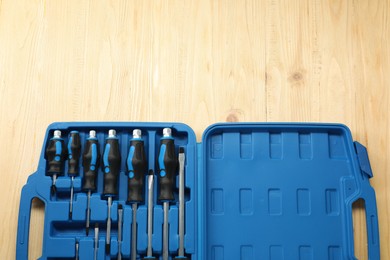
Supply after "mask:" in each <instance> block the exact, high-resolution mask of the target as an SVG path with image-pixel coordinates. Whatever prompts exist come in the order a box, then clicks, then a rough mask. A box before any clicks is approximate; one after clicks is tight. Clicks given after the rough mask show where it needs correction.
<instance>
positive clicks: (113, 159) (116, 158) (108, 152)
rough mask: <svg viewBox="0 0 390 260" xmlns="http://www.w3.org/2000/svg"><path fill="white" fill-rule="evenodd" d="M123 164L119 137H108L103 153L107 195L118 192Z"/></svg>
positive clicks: (104, 192) (113, 194)
mask: <svg viewBox="0 0 390 260" xmlns="http://www.w3.org/2000/svg"><path fill="white" fill-rule="evenodd" d="M120 165H121V154H120V150H119V141H118V138H117V137H108V138H107V139H106V145H105V147H104V153H103V172H104V190H103V194H104V195H106V196H115V195H117V194H118V187H117V186H118V176H119V171H120Z"/></svg>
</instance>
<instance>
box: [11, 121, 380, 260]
mask: <svg viewBox="0 0 390 260" xmlns="http://www.w3.org/2000/svg"><path fill="white" fill-rule="evenodd" d="M164 128H170V129H171V137H169V138H168V139H170V140H173V142H174V151H171V155H174V156H178V153H179V150H180V151H181V152H183V151H184V153H185V167H184V176H185V179H184V181H185V189H183V192H184V205H185V207H184V213H185V218H184V219H185V224H184V230H185V235H184V239H183V241H184V252H185V254H184V255H181V256H179V257H177V256H178V250H179V244H180V239H179V208H180V207H179V182H180V180H179V179H178V178H179V177H178V172H179V169H178V168H179V167H176V168H175V176H174V177H173V180H174V182H173V185H174V186H173V195H174V197H173V198H172V200H169V201H168V203H166V205H167V206H168V207H167V209H168V210H167V212H168V216H167V217H168V222H167V223H168V240H167V241H168V250H167V252H168V254H169V259H210V260H222V259H232V260H236V259H241V260H249V259H256V260H257V259H270V260H279V259H286V260H287V259H300V260H308V259H313V260H314V259H315V260H318V259H326V260H337V259H355V257H354V241H353V237H354V236H353V223H352V204H353V203H354V202H355V201H356V200H358V199H363V200H364V201H365V207H366V220H367V226H366V227H367V241H368V254H369V259H379V258H380V254H379V233H378V221H377V209H376V200H375V192H374V190H373V188H372V187H371V186H370V183H369V179H370V178H371V177H372V171H371V167H370V163H369V159H368V155H367V150H366V149H365V147H364V146H362V145H361V144H360V143H358V142H353V139H352V136H351V133H350V130H349V129H348V128H347V127H346V126H344V125H339V124H312V123H310V124H291V123H290V124H288V123H237V124H230V123H229V124H226V123H223V124H215V125H212V126H210V127H209V128H208V129H207V130H206V131H205V132H204V134H203V137H202V142H201V143H197V142H196V136H195V134H194V132H193V130H192V129H191V128H190V127H188V126H187V125H184V124H181V123H144V122H139V123H133V122H131V123H129V122H104V123H101V122H99V123H96V122H78V123H74V122H70V123H53V124H51V125H50V126H49V127H48V129H47V132H46V135H45V139H44V140H45V141H44V144H43V148H42V153H41V156H40V160H39V164H38V169H37V171H36V172H35V173H33V174H32V175H31V176H30V177H29V178H28V181H27V184H26V185H25V186H24V187H23V190H22V195H21V201H20V208H19V222H18V234H17V242H16V245H17V246H16V250H17V252H16V256H17V259H27V257H28V241H29V227H30V210H31V203H32V200H33V199H34V198H39V199H40V200H42V201H43V202H44V204H45V218H44V231H43V248H42V256H41V258H40V259H100V260H103V259H105V260H106V259H118V252H120V257H121V258H123V259H130V257H131V256H132V248H131V245H132V239H131V238H132V234H133V232H132V227H134V226H133V225H132V222H133V211H134V210H135V211H136V219H137V221H136V231H137V232H136V240H134V241H136V243H135V245H136V254H135V255H136V259H151V258H148V256H150V255H149V254H148V226H149V225H148V221H147V219H148V215H150V214H151V213H152V215H153V221H152V222H151V223H152V224H153V225H152V233H150V234H151V236H150V238H151V240H150V241H151V242H150V243H149V245H151V252H152V255H153V256H154V257H156V259H163V253H164V252H163V251H164V249H163V247H164V245H163V244H164V243H163V240H164V239H163V226H164V207H163V203H164V205H165V202H166V201H165V200H162V199H161V198H159V196H160V194H161V192H162V190H163V188H161V186H160V181H161V180H163V179H164V177H165V176H166V174H167V172H168V170H167V172H165V169H163V168H164V167H163V166H162V165H163V164H164V162H163V160H164V158H163V157H161V153H162V152H166V153H169V152H168V150H169V148H168V146H165V144H164V142H163V141H162V140H165V139H166V138H165V134H164V135H163V129H164ZM110 129H115V130H116V135H115V139H116V140H117V143H119V147H118V153H119V156H120V157H121V160H120V162H119V163H120V164H119V176H118V180H117V181H118V184H117V186H116V189H117V193H116V194H115V192H114V193H113V194H111V195H109V196H107V191H106V188H105V186H104V185H105V183H104V182H106V181H112V180H109V178H108V177H109V175H108V174H109V172H110V170H107V164H108V161H109V160H110V159H112V158H111V157H110V155H107V154H108V150H109V149H110V148H107V146H109V145H108V143H109V142H110V141H108V140H111V139H112V138H111V136H109V135H108V132H109V130H110ZM134 129H140V130H141V131H142V137H137V138H135V139H134V136H133V135H132V133H133V130H134ZM55 130H59V131H61V137H58V136H57V139H56V138H55V137H53V135H55ZM90 130H95V131H96V136H93V138H92V139H93V140H94V142H95V144H96V145H95V146H96V147H97V148H98V149H97V150H96V149H95V150H94V152H93V154H92V157H89V158H90V160H92V161H96V172H97V174H96V176H97V177H96V190H92V192H91V193H90V203H89V208H90V216H89V218H90V231H89V234H88V235H87V234H86V224H85V223H86V219H87V214H86V212H87V208H88V206H87V203H88V193H87V192H86V190H85V187H84V185H85V180H84V177H85V176H84V175H86V172H87V170H88V169H89V168H88V169H86V167H87V166H86V165H84V164H83V163H85V162H83V160H84V161H85V158H84V157H83V156H84V155H85V154H83V155H80V160H79V161H76V162H77V165H72V163H71V161H72V160H71V159H74V158H72V155H73V156H75V154H74V153H73V154H71V153H70V151H72V147H71V145H70V143H71V141H74V139H72V138H74V137H72V136H73V135H72V133H78V136H79V139H80V140H79V143H80V144H81V151H83V150H85V149H87V145H86V144H87V142H88V141H91V135H90ZM141 138H142V140H143V144H144V150H145V151H144V152H145V154H146V161H147V165H146V166H145V167H146V172H145V176H144V177H143V179H142V180H141V185H142V191H141V192H142V197H143V200H142V201H140V202H139V203H138V204H136V207H135V208H134V207H133V205H134V203H132V201H131V200H130V201H129V197H130V195H129V192H131V189H132V187H131V186H129V184H128V181H129V179H130V178H132V177H133V173H132V171H131V169H130V168H132V166H129V165H130V164H131V160H129V159H128V158H129V157H130V156H129V154H131V155H132V156H133V155H134V146H133V145H132V141H134V140H141ZM53 140H54V141H53ZM59 140H62V144H63V147H62V148H61V147H60V142H59ZM110 144H111V143H110ZM51 145H53V147H52V148H53V149H54V150H53V151H54V152H53V153H55V156H54V157H50V154H49V153H48V150H50V147H51ZM96 147H95V148H96ZM109 147H110V146H109ZM113 147H114V146H113V145H112V144H111V149H114V148H113ZM89 148H90V147H89V146H88V149H89ZM61 149H63V150H61ZM107 149H108V150H107ZM82 153H83V152H82ZM84 153H85V151H84ZM62 155H64V156H66V157H64V158H63V162H64V165H63V169H62V171H61V170H59V171H58V174H55V187H56V189H55V191H54V192H53V190H52V186H53V171H52V170H50V169H52V168H51V167H53V165H52V164H51V163H50V160H54V161H56V160H58V161H59V160H60V159H61V156H62ZM49 157H50V158H49ZM91 158H92V159H91ZM73 162H74V161H73ZM99 163H100V164H99ZM71 167H76V168H74V169H76V170H77V174H74V175H71V174H70V173H71V172H72V170H71ZM88 167H90V166H88ZM94 167H95V164H94V166H93V169H95V168H94ZM167 167H168V166H167ZM90 169H92V168H90ZM148 170H149V172H148ZM151 170H152V171H151ZM151 175H152V176H155V178H154V180H155V181H154V184H153V186H152V191H153V197H152V196H151V198H150V199H149V198H148V194H151V193H150V192H149V186H150V180H151V178H150V176H151ZM71 176H74V177H73V181H72V178H71ZM72 186H73V189H74V195H73V200H72V202H73V203H72V206H70V196H71V195H70V193H71V187H72ZM110 196H111V197H110ZM108 197H110V198H111V199H112V205H111V207H110V213H109V212H108V204H109V202H108ZM149 202H153V207H150V209H152V211H151V212H149V213H148V204H149ZM151 205H152V204H151ZM70 207H72V215H69V211H70ZM109 215H111V217H110V219H111V228H110V230H111V232H110V233H109V243H110V247H109V248H108V251H107V246H106V244H107V238H106V237H107V230H108V228H107V225H108V224H107V218H108V216H109ZM175 257H176V258H175Z"/></svg>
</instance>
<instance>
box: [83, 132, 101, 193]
mask: <svg viewBox="0 0 390 260" xmlns="http://www.w3.org/2000/svg"><path fill="white" fill-rule="evenodd" d="M99 161H100V152H99V142H98V139H97V138H96V137H90V138H88V139H87V141H86V142H85V147H84V153H83V169H84V184H83V190H85V191H88V190H90V191H95V190H96V177H97V173H98V168H99Z"/></svg>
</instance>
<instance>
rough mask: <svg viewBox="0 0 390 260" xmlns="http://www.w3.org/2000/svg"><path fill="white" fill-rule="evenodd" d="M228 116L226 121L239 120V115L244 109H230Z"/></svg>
mask: <svg viewBox="0 0 390 260" xmlns="http://www.w3.org/2000/svg"><path fill="white" fill-rule="evenodd" d="M228 113H229V114H228V116H227V117H226V122H239V121H240V120H239V117H240V116H241V115H242V114H243V111H242V110H240V109H230V110H229V112H228Z"/></svg>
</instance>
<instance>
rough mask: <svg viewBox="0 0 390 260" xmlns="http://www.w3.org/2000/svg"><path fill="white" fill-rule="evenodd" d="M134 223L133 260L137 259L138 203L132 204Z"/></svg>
mask: <svg viewBox="0 0 390 260" xmlns="http://www.w3.org/2000/svg"><path fill="white" fill-rule="evenodd" d="M131 207H132V210H133V222H132V224H131V260H136V259H137V203H133V204H132V206H131Z"/></svg>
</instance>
